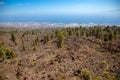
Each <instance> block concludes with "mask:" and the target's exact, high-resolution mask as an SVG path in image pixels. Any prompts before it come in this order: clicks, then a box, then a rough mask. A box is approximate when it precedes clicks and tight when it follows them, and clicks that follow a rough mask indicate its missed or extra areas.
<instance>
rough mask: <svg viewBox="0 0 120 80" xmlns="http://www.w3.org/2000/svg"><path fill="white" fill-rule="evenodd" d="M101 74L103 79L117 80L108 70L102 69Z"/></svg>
mask: <svg viewBox="0 0 120 80" xmlns="http://www.w3.org/2000/svg"><path fill="white" fill-rule="evenodd" d="M103 76H104V77H105V80H117V79H116V77H115V76H114V75H112V74H111V73H110V72H108V71H104V72H103Z"/></svg>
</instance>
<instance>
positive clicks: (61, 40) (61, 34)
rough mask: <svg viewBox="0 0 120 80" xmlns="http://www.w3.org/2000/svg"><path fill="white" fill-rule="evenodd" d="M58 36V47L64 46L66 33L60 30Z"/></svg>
mask: <svg viewBox="0 0 120 80" xmlns="http://www.w3.org/2000/svg"><path fill="white" fill-rule="evenodd" d="M57 38H58V42H57V46H58V48H62V47H63V44H64V35H63V33H62V32H60V31H59V32H58V35H57Z"/></svg>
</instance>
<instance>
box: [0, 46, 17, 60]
mask: <svg viewBox="0 0 120 80" xmlns="http://www.w3.org/2000/svg"><path fill="white" fill-rule="evenodd" d="M14 57H16V54H15V53H14V52H13V51H12V50H10V49H8V48H3V47H2V48H0V58H1V59H3V60H4V59H12V58H14Z"/></svg>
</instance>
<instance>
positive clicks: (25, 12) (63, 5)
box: [0, 0, 120, 19]
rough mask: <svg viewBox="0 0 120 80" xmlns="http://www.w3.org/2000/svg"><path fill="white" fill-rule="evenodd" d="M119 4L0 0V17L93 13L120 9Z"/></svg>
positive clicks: (118, 1)
mask: <svg viewBox="0 0 120 80" xmlns="http://www.w3.org/2000/svg"><path fill="white" fill-rule="evenodd" d="M119 4H120V0H0V17H1V18H3V19H4V18H6V17H11V16H16V17H18V16H32V17H33V16H41V15H42V17H43V16H48V15H81V14H82V15H83V14H84V15H85V14H86V15H94V14H103V13H106V12H110V13H111V11H114V10H115V11H116V10H120V5H119ZM112 14H115V13H112Z"/></svg>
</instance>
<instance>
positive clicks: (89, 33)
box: [0, 26, 120, 80]
mask: <svg viewBox="0 0 120 80" xmlns="http://www.w3.org/2000/svg"><path fill="white" fill-rule="evenodd" d="M0 80H120V27H117V26H112V27H109V26H107V27H105V26H101V27H99V26H96V27H90V28H88V27H87V28H85V27H78V28H57V29H56V28H47V29H24V28H0Z"/></svg>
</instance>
